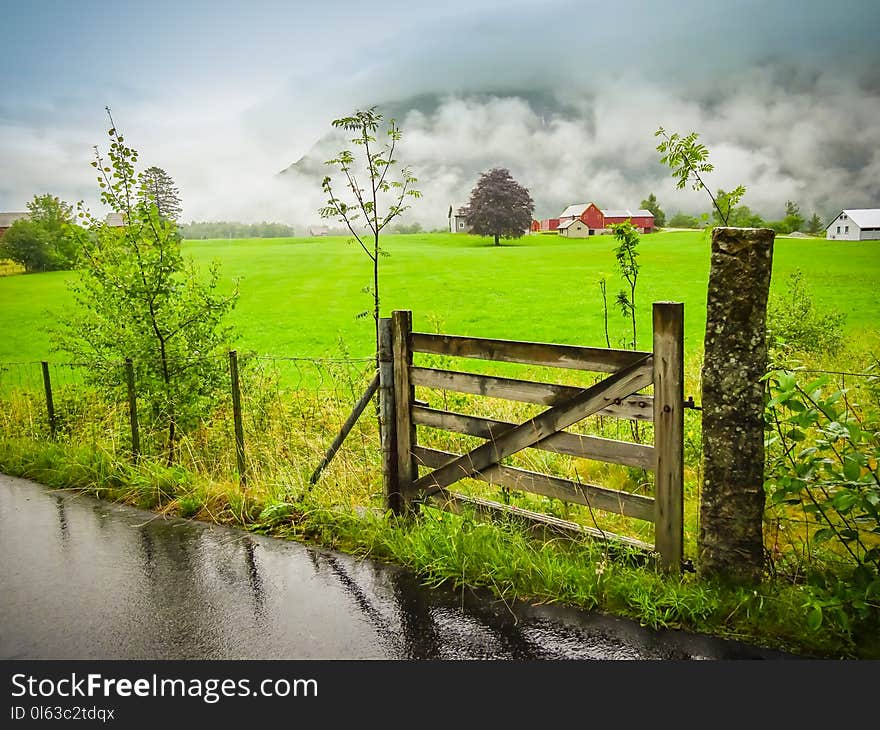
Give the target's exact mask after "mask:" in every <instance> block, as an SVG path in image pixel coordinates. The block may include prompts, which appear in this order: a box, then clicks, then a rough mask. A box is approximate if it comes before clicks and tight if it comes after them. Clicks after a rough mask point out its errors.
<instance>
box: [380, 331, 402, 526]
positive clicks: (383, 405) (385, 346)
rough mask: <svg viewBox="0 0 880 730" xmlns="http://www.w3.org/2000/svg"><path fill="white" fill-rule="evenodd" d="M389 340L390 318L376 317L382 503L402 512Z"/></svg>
mask: <svg viewBox="0 0 880 730" xmlns="http://www.w3.org/2000/svg"><path fill="white" fill-rule="evenodd" d="M393 340H394V336H393V332H392V327H391V319H390V318H389V317H382V318H381V319H380V320H379V440H380V443H381V446H382V483H383V485H384V488H385V507H386V508H387V509H390V510H391V511H392V512H393V513H394V514H396V515H399V514H401V513H402V512H403V499H402V496H401V494H400V489H399V485H398V479H397V435H396V434H397V432H396V429H395V421H396V419H397V412H396V410H395V406H394V341H393Z"/></svg>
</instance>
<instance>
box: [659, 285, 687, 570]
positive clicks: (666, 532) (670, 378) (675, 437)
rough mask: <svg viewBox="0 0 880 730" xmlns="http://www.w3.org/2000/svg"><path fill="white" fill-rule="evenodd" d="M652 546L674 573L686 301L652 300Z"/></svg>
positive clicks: (680, 530)
mask: <svg viewBox="0 0 880 730" xmlns="http://www.w3.org/2000/svg"><path fill="white" fill-rule="evenodd" d="M654 454H655V456H656V467H655V478H654V485H655V487H654V488H655V494H654V548H655V550H656V551H657V552H658V553H660V567H661V569H662V570H664V571H667V572H671V573H678V572H679V571H680V570H681V561H682V557H683V554H684V553H683V550H684V469H683V463H684V304H682V303H680V302H654Z"/></svg>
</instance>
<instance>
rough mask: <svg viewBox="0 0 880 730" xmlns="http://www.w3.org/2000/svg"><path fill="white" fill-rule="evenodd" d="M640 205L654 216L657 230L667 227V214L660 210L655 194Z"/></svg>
mask: <svg viewBox="0 0 880 730" xmlns="http://www.w3.org/2000/svg"><path fill="white" fill-rule="evenodd" d="M639 205H641V206H642V208H644V209H645V210H650V211H651V213H653V214H654V225H655V226H656V227H657V228H663V226H665V225H666V213H664V212H663V211H662V210H661V209H660V204H659V203H658V202H657V198H656V196H655V195H654V193H651V194H650V195H649V196H648V197H647V198H646V199H645V200H643V201H642V202H641V203H639Z"/></svg>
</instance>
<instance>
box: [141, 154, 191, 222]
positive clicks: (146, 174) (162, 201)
mask: <svg viewBox="0 0 880 730" xmlns="http://www.w3.org/2000/svg"><path fill="white" fill-rule="evenodd" d="M141 190H142V195H143V196H144V197H145V199H147V200H151V201H152V202H153V203H155V205H156V209H157V210H158V212H159V217H160V218H162V219H164V220H167V221H176V220H177V219H178V218H180V213H181V205H180V191H179V190H178V189H177V188H176V187H175V185H174V180H172V179H171V176H170V175H169V174H168V173H167V172H165V170H163V169H162V168H161V167H155V166H154V167H148V168H147V169H146V170H144V171H143V173H141Z"/></svg>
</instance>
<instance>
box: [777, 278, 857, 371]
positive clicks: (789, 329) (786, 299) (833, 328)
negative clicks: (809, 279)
mask: <svg viewBox="0 0 880 730" xmlns="http://www.w3.org/2000/svg"><path fill="white" fill-rule="evenodd" d="M845 323H846V314H845V313H843V312H840V311H837V310H829V311H825V312H822V311H819V310H818V309H817V308H816V306H815V304H814V303H813V299H812V297H811V296H810V293H809V292H808V291H807V287H806V285H805V284H804V275H803V272H801V271H800V270H799V269H798V270H795V271H794V272H792V273H791V274H790V275H789V277H788V283H787V285H786V289H785V293H784V294H783V295H782V296H775V295H771V297H770V303H769V305H768V307H767V336H768V341H769V343H770V346H771V348H774V349H782V350H789V351H796V352H802V353H814V354H818V353H823V352H833V351H834V350H837V349H839V348H840V346H841V345H842V344H843V326H844V324H845Z"/></svg>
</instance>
